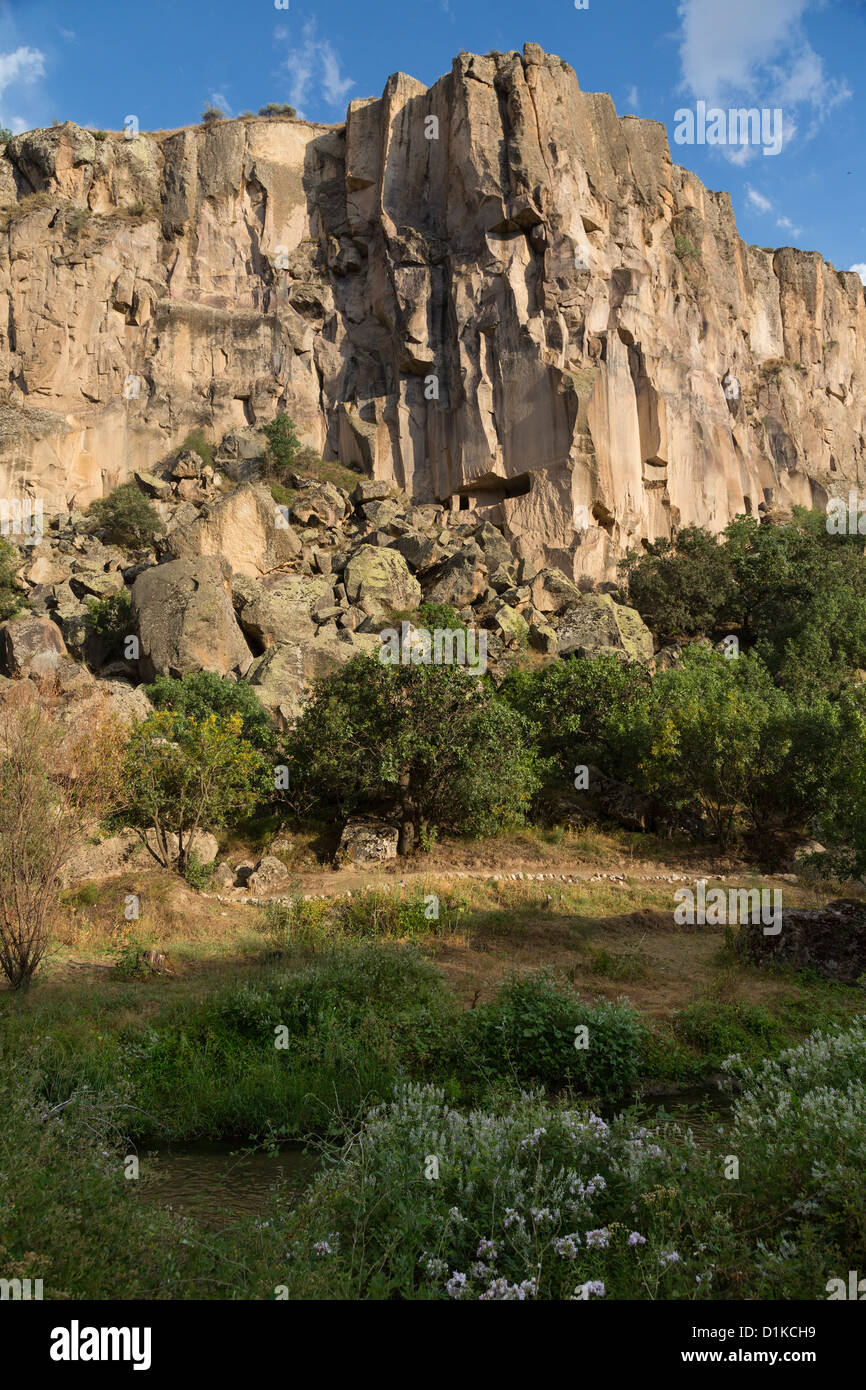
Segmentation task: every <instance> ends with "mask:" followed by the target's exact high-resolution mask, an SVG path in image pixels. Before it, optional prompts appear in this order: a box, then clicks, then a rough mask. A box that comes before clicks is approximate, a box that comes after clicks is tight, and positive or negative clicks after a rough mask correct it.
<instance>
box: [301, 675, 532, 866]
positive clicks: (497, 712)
mask: <svg viewBox="0 0 866 1390" xmlns="http://www.w3.org/2000/svg"><path fill="white" fill-rule="evenodd" d="M527 733H528V730H527V727H526V725H525V723H524V721H523V720H522V719H521V718H520V716H519V715H518V714H517V713H516V712H515V711H514V710H513V709H511V708H510V706H509V705H508V704H506V702H505V701H504V700H502V699H500V698H499V696H498V695H497V694H496V692H495V690H494V689H493V687H492V685H491V684H490V683H489V682H488V681H487V680H486V679H484V678H479V677H476V676H470V675H469V674H468V673H467V672H466V671H464V670H462V669H461V668H459V667H456V666H436V665H431V666H391V665H384V664H383V663H382V662H380V661H379V660H378V659H377V658H376V657H374V656H358V657H355V658H354V660H352V661H350V662H348V663H347V664H346V665H345V666H344V667H342V668H341V669H340V670H338V671H335V672H333V673H332V674H330V675H328V676H325V677H323V678H322V679H320V680H319V681H318V682H317V683H316V685H315V687H314V689H313V694H312V697H311V699H310V701H309V703H308V704H307V706H306V708H305V709H304V711H303V713H302V714H301V717H300V719H299V720H298V722H297V724H296V726H295V729H294V731H293V734H292V736H291V739H290V745H289V748H290V756H291V758H292V761H293V764H294V766H295V769H296V773H295V776H296V777H297V779H298V780H299V781H301V782H303V783H305V784H306V786H307V788H308V789H309V791H310V792H311V794H312V795H314V796H315V797H317V798H318V800H319V801H320V802H321V803H323V804H327V805H331V806H336V807H339V808H340V810H341V811H342V812H343V813H348V812H351V811H353V810H355V809H357V808H359V807H362V808H368V809H379V808H382V807H386V808H387V809H388V810H389V812H391V813H393V814H395V815H396V816H397V818H398V821H399V825H400V852H401V853H403V854H408V853H409V852H410V851H411V850H412V848H413V846H414V842H415V836H416V833H417V832H420V834H421V836H422V837H423V836H425V835H427V834H429V831H430V829H431V827H433V826H441V827H442V828H443V829H450V830H454V831H467V832H475V833H484V832H486V831H490V830H493V829H495V828H497V827H499V826H502V825H507V824H509V823H517V822H520V821H521V820H522V818H523V817H524V815H525V812H526V810H527V808H528V806H529V803H530V800H531V798H532V796H533V794H534V792H535V790H536V788H537V786H538V781H539V778H538V768H537V760H536V755H535V752H534V750H533V749H532V748H531V747H530V746H529V744H528V741H527Z"/></svg>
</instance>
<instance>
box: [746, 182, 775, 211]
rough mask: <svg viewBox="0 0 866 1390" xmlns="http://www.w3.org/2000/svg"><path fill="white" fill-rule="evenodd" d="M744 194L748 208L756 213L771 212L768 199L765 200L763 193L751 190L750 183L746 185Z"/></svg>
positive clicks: (771, 205)
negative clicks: (747, 201) (746, 197)
mask: <svg viewBox="0 0 866 1390" xmlns="http://www.w3.org/2000/svg"><path fill="white" fill-rule="evenodd" d="M746 194H747V196H748V200H749V206H750V207H751V208H754V210H755V211H756V212H772V211H773V204H772V203H771V202H770V200H769V198H765V197H764V195H763V193H759V192H758V190H757V188H753V187H752V185H751V184H750V183H747V184H746Z"/></svg>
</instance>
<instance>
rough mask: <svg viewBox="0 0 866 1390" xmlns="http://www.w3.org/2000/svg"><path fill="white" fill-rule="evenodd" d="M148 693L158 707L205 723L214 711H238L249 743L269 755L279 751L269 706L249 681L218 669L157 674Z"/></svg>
mask: <svg viewBox="0 0 866 1390" xmlns="http://www.w3.org/2000/svg"><path fill="white" fill-rule="evenodd" d="M146 689H147V696H148V699H149V700H150V702H151V704H152V705H154V706H155V707H156V708H157V709H161V710H171V711H172V712H173V713H174V714H176V715H178V716H179V717H181V718H183V719H195V720H197V721H198V722H199V723H201V722H202V721H203V720H204V719H206V718H207V717H208V715H210V714H215V715H217V717H218V718H220V719H227V718H228V717H229V716H230V715H232V714H237V715H239V716H240V719H241V733H242V734H243V737H244V738H245V739H246V740H247V742H248V743H251V744H252V745H253V747H254V748H257V749H258V750H259V752H260V753H264V754H266V755H267V756H268V757H271V756H273V755H274V754H275V753H276V752H277V738H276V734H275V733H274V729H273V726H272V724H271V721H270V718H269V716H268V713H267V710H265V709H264V707H263V706H262V705H261V704H260V702H259V700H258V697H257V696H256V694H255V691H254V690H253V689H252V687H251V686H249V685H244V684H242V683H241V682H235V681H229V680H226V679H225V677H224V676H220V675H217V673H216V672H215V671H194V672H188V673H187V674H186V675H185V676H184V677H183V679H182V680H175V678H174V677H173V676H157V678H156V680H155V681H154V682H153V684H152V685H149V686H147V688H146Z"/></svg>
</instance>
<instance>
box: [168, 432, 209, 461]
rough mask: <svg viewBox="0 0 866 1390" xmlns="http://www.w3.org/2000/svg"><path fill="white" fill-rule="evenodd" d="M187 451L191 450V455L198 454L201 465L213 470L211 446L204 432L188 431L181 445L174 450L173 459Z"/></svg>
mask: <svg viewBox="0 0 866 1390" xmlns="http://www.w3.org/2000/svg"><path fill="white" fill-rule="evenodd" d="M187 450H191V451H192V453H194V454H198V456H199V458H200V459H201V461H202V463H204V464H206V465H208V466H209V467H210V468H213V445H212V444H211V443H210V441H209V440H208V438H207V435H206V434H205V433H204V430H201V429H195V430H190V432H189V434H188V435H187V436H186V439H185V440H184V441H183V443H182V444H181V445H179V446H178V448H177V449H175V451H174V456H175V458H177V456H178V454H184V453H186V452H187Z"/></svg>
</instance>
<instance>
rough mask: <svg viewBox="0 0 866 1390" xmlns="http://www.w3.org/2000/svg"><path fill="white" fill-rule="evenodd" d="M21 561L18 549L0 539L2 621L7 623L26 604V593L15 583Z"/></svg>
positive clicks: (0, 619)
mask: <svg viewBox="0 0 866 1390" xmlns="http://www.w3.org/2000/svg"><path fill="white" fill-rule="evenodd" d="M20 563H21V560H20V557H19V555H18V552H17V550H15V549H14V548H13V547H12V546H11V545H9V543H8V541H4V540H2V539H0V623H5V621H6V619H7V618H11V617H12V615H13V614H14V613H17V612H18V610H19V608H21V607H22V606H23V604H24V595H23V593H22V592H21V591H20V589H18V588H16V585H15V571H16V570H17V569H18V567H19V565H20Z"/></svg>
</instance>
